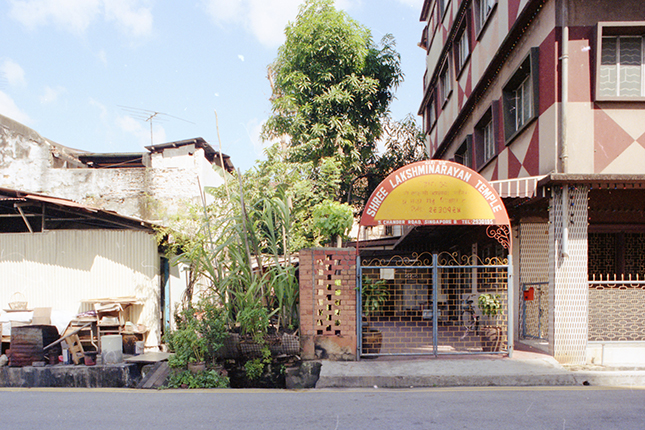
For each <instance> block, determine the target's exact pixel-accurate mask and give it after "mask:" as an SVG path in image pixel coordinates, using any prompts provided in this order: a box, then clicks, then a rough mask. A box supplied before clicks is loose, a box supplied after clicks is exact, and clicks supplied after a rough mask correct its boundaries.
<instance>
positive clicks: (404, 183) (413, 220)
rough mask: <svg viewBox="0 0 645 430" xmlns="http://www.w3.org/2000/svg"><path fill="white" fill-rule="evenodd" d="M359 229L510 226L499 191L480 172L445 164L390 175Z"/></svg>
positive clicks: (434, 163) (420, 165)
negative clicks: (429, 226)
mask: <svg viewBox="0 0 645 430" xmlns="http://www.w3.org/2000/svg"><path fill="white" fill-rule="evenodd" d="M361 225H364V226H373V225H506V226H508V225H509V219H508V214H507V212H506V207H505V206H504V203H503V202H502V199H501V198H500V197H499V195H498V194H497V191H495V189H494V188H493V187H492V186H491V185H490V184H489V183H488V181H486V179H484V178H483V177H481V176H480V175H479V174H478V173H477V172H475V171H473V170H471V169H469V168H468V167H466V166H463V165H461V164H457V163H453V162H451V161H444V160H427V161H419V162H416V163H412V164H409V165H407V166H404V167H402V168H400V169H399V170H397V171H395V172H393V173H391V174H390V175H389V176H388V177H387V178H385V180H384V181H383V182H381V183H380V185H379V186H378V187H377V188H376V189H375V190H374V192H373V193H372V195H371V196H370V198H369V200H368V201H367V204H366V205H365V209H364V210H363V215H362V217H361Z"/></svg>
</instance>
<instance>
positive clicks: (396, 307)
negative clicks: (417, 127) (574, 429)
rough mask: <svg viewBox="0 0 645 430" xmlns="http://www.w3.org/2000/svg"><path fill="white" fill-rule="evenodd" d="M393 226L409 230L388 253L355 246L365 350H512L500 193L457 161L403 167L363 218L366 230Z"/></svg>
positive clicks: (506, 226) (507, 245)
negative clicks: (490, 310)
mask: <svg viewBox="0 0 645 430" xmlns="http://www.w3.org/2000/svg"><path fill="white" fill-rule="evenodd" d="M395 225H396V226H403V230H404V231H403V234H402V235H401V236H400V238H399V239H398V240H397V241H396V243H394V244H393V245H392V246H391V247H390V248H389V249H376V248H369V247H367V246H364V244H363V246H362V245H361V242H360V241H357V253H358V258H357V262H358V264H357V267H358V271H357V272H358V279H357V284H358V285H359V288H357V290H358V292H357V303H358V306H357V318H358V321H362V324H359V327H358V333H357V338H358V351H359V354H360V355H361V356H363V357H369V356H375V355H423V354H432V355H438V354H450V353H455V354H464V353H506V352H510V351H511V350H512V336H513V334H512V329H511V325H509V321H512V319H511V318H509V316H510V310H511V309H512V306H511V305H509V302H511V301H512V297H511V296H510V294H509V292H510V291H511V289H510V288H509V284H510V281H509V280H510V279H511V278H512V266H511V264H510V263H511V256H510V249H511V234H510V231H511V230H510V223H509V219H508V214H507V213H506V208H505V207H504V205H503V203H502V200H501V199H500V197H499V195H498V194H497V192H496V191H495V190H494V189H493V187H492V186H490V185H489V184H488V182H487V181H486V180H485V179H484V178H482V177H481V176H480V175H479V174H477V173H476V172H474V171H472V170H470V169H469V168H467V167H465V166H463V165H460V164H457V163H453V162H449V161H443V160H428V161H421V162H417V163H413V164H410V165H408V166H405V167H402V168H401V169H399V170H397V171H395V172H393V173H392V174H391V175H389V176H388V177H387V178H386V179H385V180H384V181H383V182H382V183H381V184H380V185H379V186H378V187H377V188H376V190H375V191H374V193H373V194H372V196H371V197H370V199H369V200H368V201H367V204H366V206H365V209H364V212H363V215H362V217H361V222H360V226H361V230H363V228H365V227H373V226H395ZM480 297H481V300H483V301H484V302H486V303H488V305H489V309H492V312H491V313H492V314H493V315H486V312H484V311H483V310H482V309H485V308H486V306H484V307H483V308H482V307H480V306H478V302H479V300H480ZM509 339H510V341H509Z"/></svg>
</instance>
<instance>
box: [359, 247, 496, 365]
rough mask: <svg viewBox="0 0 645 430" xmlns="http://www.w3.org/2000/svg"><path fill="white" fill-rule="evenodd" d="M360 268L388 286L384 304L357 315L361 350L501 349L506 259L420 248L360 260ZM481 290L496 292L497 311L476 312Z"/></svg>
mask: <svg viewBox="0 0 645 430" xmlns="http://www.w3.org/2000/svg"><path fill="white" fill-rule="evenodd" d="M433 262H434V263H433ZM435 269H436V271H435ZM360 273H361V280H362V281H363V282H370V283H374V282H385V283H386V285H387V290H388V294H387V300H386V301H385V305H384V307H382V308H381V309H380V310H379V311H378V312H376V313H370V314H368V315H363V327H362V331H361V338H362V339H361V355H363V356H369V355H406V354H415V355H417V354H450V353H481V352H487V353H490V352H499V351H504V352H505V351H506V350H507V345H508V343H507V340H508V339H507V336H508V330H507V321H508V300H507V299H508V295H507V286H508V260H505V259H504V260H502V259H499V258H487V259H485V260H483V261H482V259H480V258H479V257H477V256H462V255H458V254H448V253H442V254H439V255H437V256H435V258H434V259H433V256H432V255H430V254H428V253H424V254H421V255H413V256H412V257H400V256H396V257H392V258H391V259H389V260H386V261H385V260H371V261H365V262H362V265H361V271H360ZM482 293H490V294H492V295H493V296H498V297H499V300H500V306H501V308H500V312H499V315H497V316H496V317H484V316H482V315H481V311H480V310H479V309H478V306H477V299H478V296H479V295H480V294H482ZM469 300H470V301H471V302H469Z"/></svg>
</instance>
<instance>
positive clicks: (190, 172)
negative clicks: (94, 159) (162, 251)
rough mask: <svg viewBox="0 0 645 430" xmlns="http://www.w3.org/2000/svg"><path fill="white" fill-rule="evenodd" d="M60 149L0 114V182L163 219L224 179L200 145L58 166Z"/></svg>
mask: <svg viewBox="0 0 645 430" xmlns="http://www.w3.org/2000/svg"><path fill="white" fill-rule="evenodd" d="M61 151H64V150H63V149H62V148H60V147H57V146H56V145H55V144H53V143H51V142H49V141H48V140H47V139H45V138H43V137H42V136H40V135H39V134H38V133H36V132H35V131H33V130H31V129H29V128H27V127H25V126H23V125H21V124H19V123H17V122H15V121H12V120H10V119H9V118H6V117H2V116H0V187H4V188H12V189H17V190H22V191H28V192H33V193H41V194H48V195H51V196H55V197H61V198H66V199H70V200H74V201H76V202H79V203H83V204H87V205H90V206H95V207H100V208H102V209H106V210H111V211H115V212H118V213H119V214H121V215H126V216H132V217H136V218H141V219H146V220H150V221H157V222H162V223H163V222H166V221H168V220H169V219H170V218H172V217H173V216H176V215H182V214H184V213H186V212H187V210H188V208H189V206H190V205H192V204H199V203H200V201H201V197H200V194H201V193H200V187H201V189H203V188H204V187H213V186H217V185H220V184H222V183H223V180H222V178H221V177H220V176H219V175H218V174H217V173H216V172H215V171H214V170H213V168H212V166H211V164H210V163H209V162H208V160H207V159H206V157H205V155H204V150H203V149H201V148H199V149H195V148H193V147H192V146H186V147H180V148H168V149H166V150H164V151H163V152H162V153H154V154H153V155H152V157H151V158H152V160H151V161H152V163H151V164H152V167H150V168H143V167H141V168H110V169H91V168H60V167H57V166H58V165H63V163H62V162H60V160H59V153H60V152H61Z"/></svg>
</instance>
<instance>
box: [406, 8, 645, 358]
mask: <svg viewBox="0 0 645 430" xmlns="http://www.w3.org/2000/svg"><path fill="white" fill-rule="evenodd" d="M620 6H621V7H616V2H612V1H608V0H604V1H603V0H594V1H582V0H426V1H425V2H424V4H423V8H422V12H421V21H423V22H424V23H425V24H426V27H425V29H424V31H423V34H422V37H421V42H420V46H421V47H422V48H424V49H425V50H426V66H427V69H426V73H425V75H424V77H423V84H424V95H423V101H422V103H421V106H420V109H419V114H420V115H422V117H423V126H424V130H425V132H426V135H427V150H428V153H429V155H430V156H431V157H433V158H438V159H448V160H453V161H456V162H459V163H462V164H464V165H467V166H468V167H470V168H472V169H474V170H475V171H477V172H479V173H480V174H481V175H482V176H483V177H484V178H486V179H487V180H488V181H490V182H491V183H492V184H493V185H494V186H495V187H496V189H497V191H498V192H499V194H500V196H502V197H503V198H504V202H505V204H506V207H507V210H508V212H509V215H510V216H511V219H512V227H513V235H514V241H513V243H514V249H513V252H512V255H513V258H514V261H513V265H514V268H515V269H514V270H515V274H516V276H515V285H514V286H513V294H514V295H515V296H516V300H514V301H513V302H514V303H516V304H517V307H516V309H514V315H515V321H514V324H515V326H516V327H517V330H516V333H517V336H518V337H519V339H520V340H522V341H526V342H529V343H534V344H535V345H536V346H538V347H541V348H544V349H546V350H548V352H549V353H550V354H552V355H553V356H554V357H555V358H556V359H558V360H559V361H561V362H563V363H572V364H584V363H596V364H632V363H635V362H640V361H642V360H643V358H642V357H645V354H643V351H645V317H644V315H645V283H644V279H645V39H644V37H643V35H644V34H645V21H643V20H641V21H635V20H634V19H639V18H640V19H643V18H645V3H643V2H641V1H625V2H621V5H620Z"/></svg>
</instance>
